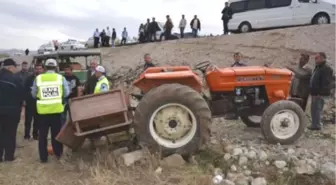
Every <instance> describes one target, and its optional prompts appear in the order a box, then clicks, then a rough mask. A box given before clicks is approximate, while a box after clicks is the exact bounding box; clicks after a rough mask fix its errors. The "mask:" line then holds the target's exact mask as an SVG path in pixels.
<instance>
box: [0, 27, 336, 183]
mask: <svg viewBox="0 0 336 185" xmlns="http://www.w3.org/2000/svg"><path fill="white" fill-rule="evenodd" d="M100 50H101V51H102V53H103V60H104V66H106V67H107V68H108V69H109V72H110V73H111V74H112V76H113V78H114V79H115V80H117V81H119V82H127V83H129V84H130V82H132V81H133V79H135V78H136V77H137V75H138V74H139V73H140V72H141V71H142V66H143V55H144V54H145V53H150V54H151V55H152V57H153V59H154V63H156V64H158V65H190V66H193V65H195V64H196V63H198V62H200V61H205V60H210V61H212V62H214V63H216V64H218V65H219V66H222V67H225V66H229V65H230V64H232V63H233V58H232V55H233V53H235V52H241V53H242V54H243V55H244V60H245V61H246V62H247V64H248V65H263V64H270V65H272V66H275V67H284V66H286V65H294V64H295V62H296V61H298V58H299V56H300V53H302V52H305V53H309V54H314V53H316V52H320V51H323V52H326V54H327V55H328V62H329V64H330V65H331V66H332V67H333V68H334V69H335V63H334V61H335V25H323V26H308V27H297V28H290V29H279V30H271V31H264V32H255V33H249V34H239V35H229V36H220V37H208V38H199V39H186V40H177V41H166V42H160V43H150V44H142V45H134V46H125V47H120V48H102V49H100ZM15 60H17V61H18V62H19V63H20V62H21V61H22V60H28V61H30V59H29V58H20V57H17V58H15ZM310 64H311V66H313V65H314V57H313V56H312V58H311V62H310ZM327 106H328V108H327V110H326V111H327V112H326V114H325V115H328V116H333V115H334V114H335V104H334V99H332V100H331V101H329V102H328V103H327ZM331 122H335V120H332V121H331ZM324 123H327V122H324ZM211 130H212V136H213V137H212V138H211V141H210V143H209V145H208V148H207V149H206V150H202V151H201V152H200V153H199V154H197V155H196V156H193V157H192V158H191V161H190V163H189V164H185V162H184V161H183V160H181V156H173V157H171V158H169V159H165V160H164V161H160V160H158V159H157V158H156V156H149V155H148V156H147V157H145V159H144V160H142V161H140V162H138V163H136V164H135V165H134V166H131V167H125V165H123V164H121V161H120V157H119V155H117V154H116V153H115V148H116V147H117V145H112V146H106V143H104V142H103V141H102V143H100V144H99V147H97V149H96V150H92V149H91V148H90V147H89V146H87V145H86V146H84V147H83V148H82V149H80V150H79V151H78V152H72V151H71V150H69V149H66V150H65V154H64V158H63V159H62V160H60V161H57V160H56V159H55V158H54V157H51V158H50V162H49V163H47V164H40V163H39V161H38V150H37V142H36V141H25V140H23V135H22V132H23V122H21V123H20V126H19V133H18V140H17V143H18V144H19V146H20V147H18V149H17V160H16V161H14V162H13V163H0V185H21V184H25V185H44V184H51V185H56V184H57V185H93V184H94V185H106V184H114V185H214V183H213V181H212V178H213V177H214V176H222V177H224V178H225V181H223V182H222V183H221V184H219V185H251V184H252V185H266V184H268V185H316V184H321V185H335V183H334V182H335V136H336V133H335V124H325V126H324V129H323V131H321V132H317V133H314V132H311V131H306V132H305V134H304V136H303V138H301V139H300V140H299V141H297V142H296V143H294V144H293V145H289V146H281V145H269V144H267V142H265V141H264V139H263V137H262V135H261V133H260V129H259V128H247V127H246V126H245V125H244V124H243V123H242V122H241V121H240V120H237V121H227V120H224V119H222V118H217V119H213V122H212V125H211ZM266 182H267V183H266Z"/></svg>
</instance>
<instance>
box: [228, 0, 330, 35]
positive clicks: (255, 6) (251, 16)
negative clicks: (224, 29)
mask: <svg viewBox="0 0 336 185" xmlns="http://www.w3.org/2000/svg"><path fill="white" fill-rule="evenodd" d="M229 3H230V7H231V8H232V10H233V16H232V19H231V20H230V21H229V24H228V27H229V30H230V31H231V32H241V33H245V32H249V31H251V30H252V29H263V28H276V27H286V26H297V25H305V24H329V23H335V4H331V3H328V2H326V1H323V0H310V1H309V0H229Z"/></svg>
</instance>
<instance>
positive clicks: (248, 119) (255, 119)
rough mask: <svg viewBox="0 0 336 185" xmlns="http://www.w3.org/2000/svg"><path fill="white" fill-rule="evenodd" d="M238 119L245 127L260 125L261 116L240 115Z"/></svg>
mask: <svg viewBox="0 0 336 185" xmlns="http://www.w3.org/2000/svg"><path fill="white" fill-rule="evenodd" d="M240 119H241V120H242V121H243V123H244V124H245V125H246V126H247V127H252V128H256V127H260V122H261V117H260V116H240Z"/></svg>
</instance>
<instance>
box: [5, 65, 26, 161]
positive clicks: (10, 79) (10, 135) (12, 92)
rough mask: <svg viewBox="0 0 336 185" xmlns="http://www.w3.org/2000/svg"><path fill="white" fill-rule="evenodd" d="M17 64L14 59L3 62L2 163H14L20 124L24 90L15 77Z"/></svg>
mask: <svg viewBox="0 0 336 185" xmlns="http://www.w3.org/2000/svg"><path fill="white" fill-rule="evenodd" d="M15 71H16V63H15V62H14V61H13V60H12V59H6V60H4V61H3V68H2V69H1V70H0V120H1V121H0V162H2V161H3V160H5V161H13V160H14V153H15V146H16V132H17V127H18V123H19V122H20V116H21V106H22V102H23V94H22V92H23V88H22V84H21V82H20V79H19V78H18V77H17V76H16V75H14V72H15Z"/></svg>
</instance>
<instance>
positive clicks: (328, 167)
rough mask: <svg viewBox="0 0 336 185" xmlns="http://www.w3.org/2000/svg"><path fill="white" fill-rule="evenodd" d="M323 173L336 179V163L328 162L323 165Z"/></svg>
mask: <svg viewBox="0 0 336 185" xmlns="http://www.w3.org/2000/svg"><path fill="white" fill-rule="evenodd" d="M321 173H322V174H324V175H326V176H327V177H328V178H330V179H332V180H335V173H336V165H335V163H332V162H327V163H324V164H322V165H321Z"/></svg>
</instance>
